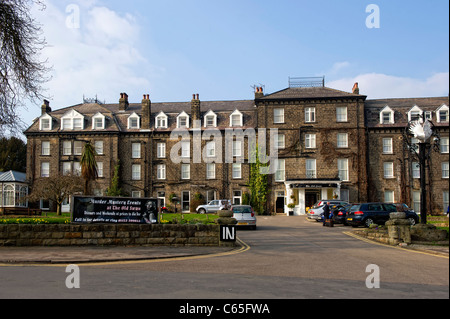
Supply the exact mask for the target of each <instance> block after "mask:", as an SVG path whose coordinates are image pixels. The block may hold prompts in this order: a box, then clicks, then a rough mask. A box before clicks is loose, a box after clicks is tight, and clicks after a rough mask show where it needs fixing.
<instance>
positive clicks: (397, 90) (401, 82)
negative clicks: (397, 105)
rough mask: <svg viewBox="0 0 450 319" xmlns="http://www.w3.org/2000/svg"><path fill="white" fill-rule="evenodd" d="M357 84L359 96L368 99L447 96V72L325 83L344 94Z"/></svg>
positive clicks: (377, 75) (370, 76)
mask: <svg viewBox="0 0 450 319" xmlns="http://www.w3.org/2000/svg"><path fill="white" fill-rule="evenodd" d="M355 82H358V83H359V88H360V94H363V95H367V97H368V99H380V98H408V97H432V96H447V95H448V93H449V92H448V87H449V72H443V73H435V74H433V75H431V76H430V77H429V78H427V79H424V80H422V79H414V78H408V77H398V76H393V75H387V74H380V73H367V74H361V75H358V76H355V77H352V78H343V79H339V80H335V81H330V82H328V83H327V86H328V87H332V88H335V89H338V90H343V91H346V92H349V91H351V89H352V87H353V85H354V83H355Z"/></svg>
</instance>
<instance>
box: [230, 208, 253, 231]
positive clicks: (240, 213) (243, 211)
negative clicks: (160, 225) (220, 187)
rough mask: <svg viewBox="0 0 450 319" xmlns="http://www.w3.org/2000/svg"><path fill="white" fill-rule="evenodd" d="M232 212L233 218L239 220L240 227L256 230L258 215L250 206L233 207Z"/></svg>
mask: <svg viewBox="0 0 450 319" xmlns="http://www.w3.org/2000/svg"><path fill="white" fill-rule="evenodd" d="M231 211H232V212H233V218H235V219H236V220H237V226H238V227H250V228H251V229H256V214H255V212H254V211H253V208H252V207H251V206H250V205H233V206H231Z"/></svg>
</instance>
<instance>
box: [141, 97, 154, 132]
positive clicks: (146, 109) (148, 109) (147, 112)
mask: <svg viewBox="0 0 450 319" xmlns="http://www.w3.org/2000/svg"><path fill="white" fill-rule="evenodd" d="M151 116H152V101H150V95H149V94H147V95H146V94H144V97H143V98H142V129H143V130H149V129H150V123H151V121H150V120H151Z"/></svg>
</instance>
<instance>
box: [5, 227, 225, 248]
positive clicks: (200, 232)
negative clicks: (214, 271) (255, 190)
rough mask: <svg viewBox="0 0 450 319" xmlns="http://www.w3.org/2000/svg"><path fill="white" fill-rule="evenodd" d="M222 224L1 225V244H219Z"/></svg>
mask: <svg viewBox="0 0 450 319" xmlns="http://www.w3.org/2000/svg"><path fill="white" fill-rule="evenodd" d="M219 234H220V227H219V225H111V224H93V225H66V224H62V225H0V246H125V245H163V246H219Z"/></svg>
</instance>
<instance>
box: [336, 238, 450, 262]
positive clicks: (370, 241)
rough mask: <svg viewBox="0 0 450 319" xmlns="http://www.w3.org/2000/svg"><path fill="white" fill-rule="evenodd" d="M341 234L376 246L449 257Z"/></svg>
mask: <svg viewBox="0 0 450 319" xmlns="http://www.w3.org/2000/svg"><path fill="white" fill-rule="evenodd" d="M343 234H345V235H347V236H350V237H353V238H356V239H359V240H361V241H364V242H366V243H369V244H374V245H378V246H383V247H390V248H395V249H400V250H403V251H409V252H413V253H417V254H422V255H428V256H434V257H440V258H446V259H449V256H443V255H439V253H431V252H426V251H420V250H414V249H408V248H403V247H399V246H392V245H388V244H383V243H380V242H377V241H373V240H370V239H367V238H364V237H361V236H358V235H356V234H353V233H352V232H343Z"/></svg>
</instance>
